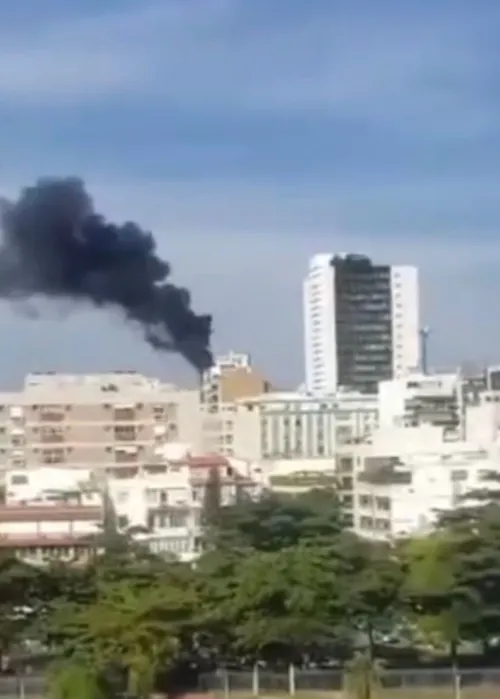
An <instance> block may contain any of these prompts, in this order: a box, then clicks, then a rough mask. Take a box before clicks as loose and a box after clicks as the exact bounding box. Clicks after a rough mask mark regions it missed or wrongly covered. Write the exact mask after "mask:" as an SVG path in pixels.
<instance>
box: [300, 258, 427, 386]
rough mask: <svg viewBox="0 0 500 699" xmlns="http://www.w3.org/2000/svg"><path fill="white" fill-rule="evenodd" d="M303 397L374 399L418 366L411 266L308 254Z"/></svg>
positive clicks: (415, 284) (414, 271) (414, 273)
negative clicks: (340, 393)
mask: <svg viewBox="0 0 500 699" xmlns="http://www.w3.org/2000/svg"><path fill="white" fill-rule="evenodd" d="M304 341H305V362H306V367H305V373H306V385H307V390H308V391H310V392H312V393H333V392H335V391H337V390H338V389H339V388H347V389H350V390H357V391H361V392H364V393H373V392H375V391H376V390H377V385H378V382H379V381H381V380H384V379H391V378H396V377H400V376H404V375H405V374H406V373H407V372H408V371H409V370H412V369H413V370H414V369H415V368H416V367H417V366H418V365H419V357H420V335H419V293H418V271H417V269H416V267H409V266H390V265H378V264H373V263H372V262H371V260H370V259H369V258H367V257H364V256H362V255H350V254H349V255H345V254H342V255H332V254H330V253H327V254H320V255H315V256H314V257H312V258H311V259H310V261H309V270H308V274H307V277H306V279H305V281H304Z"/></svg>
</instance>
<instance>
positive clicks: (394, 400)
mask: <svg viewBox="0 0 500 699" xmlns="http://www.w3.org/2000/svg"><path fill="white" fill-rule="evenodd" d="M460 386H461V377H460V374H459V373H458V372H454V373H448V374H432V375H426V374H422V373H420V372H411V373H409V374H408V375H406V376H405V377H401V378H395V379H392V380H390V381H381V382H380V385H379V392H378V397H379V421H380V427H381V429H385V428H391V427H403V426H405V427H418V426H419V425H426V424H427V425H436V426H440V427H445V428H447V430H448V431H449V432H450V433H453V432H456V431H459V430H460V429H461V427H462V425H463V405H462V401H461V391H460Z"/></svg>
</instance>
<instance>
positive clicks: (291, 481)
mask: <svg viewBox="0 0 500 699" xmlns="http://www.w3.org/2000/svg"><path fill="white" fill-rule="evenodd" d="M269 484H270V486H271V487H293V488H326V487H332V486H337V485H338V478H337V476H336V475H335V474H334V473H324V472H321V471H314V472H309V471H303V472H295V473H290V474H286V475H285V474H283V475H282V474H276V475H274V476H270V477H269Z"/></svg>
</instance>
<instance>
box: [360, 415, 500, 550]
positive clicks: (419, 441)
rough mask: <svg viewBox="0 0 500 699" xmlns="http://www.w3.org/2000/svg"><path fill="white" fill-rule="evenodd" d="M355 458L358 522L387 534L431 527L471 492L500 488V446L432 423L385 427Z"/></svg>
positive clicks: (367, 530) (366, 531) (370, 531)
mask: <svg viewBox="0 0 500 699" xmlns="http://www.w3.org/2000/svg"><path fill="white" fill-rule="evenodd" d="M354 463H355V467H354V474H353V475H354V481H353V497H354V502H353V514H354V527H355V529H356V531H358V533H360V534H361V535H363V536H369V537H374V538H381V539H387V540H390V539H394V538H398V537H402V536H406V535H410V534H419V533H426V532H428V531H429V530H430V529H432V527H433V526H434V524H435V522H436V519H437V518H438V516H439V514H440V513H442V512H445V511H449V510H452V509H454V508H456V507H458V506H460V505H461V504H464V498H465V496H467V495H468V494H472V493H474V492H475V491H476V492H477V491H478V490H481V491H484V490H487V489H488V488H494V489H497V485H495V483H494V482H493V483H492V482H491V474H492V473H494V474H499V473H500V459H499V453H498V450H496V449H493V448H490V449H489V450H488V449H486V448H484V447H483V446H480V445H478V444H476V443H473V442H466V441H463V440H461V439H460V438H459V436H458V435H457V436H455V438H453V439H452V438H451V437H450V435H449V433H447V432H446V428H443V427H439V426H435V425H430V424H427V425H420V426H418V427H404V426H402V427H393V428H386V429H380V430H379V431H377V432H375V433H374V435H373V437H372V443H371V444H369V445H363V446H360V447H359V448H358V450H357V454H356V458H355V461H354Z"/></svg>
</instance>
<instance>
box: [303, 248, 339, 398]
mask: <svg viewBox="0 0 500 699" xmlns="http://www.w3.org/2000/svg"><path fill="white" fill-rule="evenodd" d="M331 259H332V255H331V254H320V255H315V256H314V257H312V258H311V259H310V261H309V271H308V274H307V277H306V279H305V281H304V291H303V294H304V300H303V304H304V309H303V312H304V353H305V374H306V376H305V379H306V386H307V390H308V391H310V392H311V393H333V392H334V391H335V390H336V388H337V355H336V344H337V343H336V328H335V289H334V269H333V267H332V266H331V265H330V261H331Z"/></svg>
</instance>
